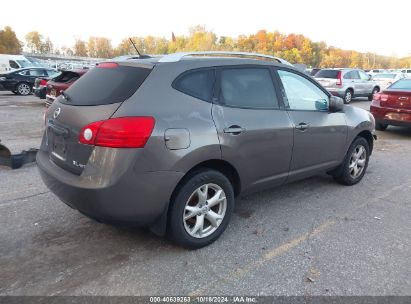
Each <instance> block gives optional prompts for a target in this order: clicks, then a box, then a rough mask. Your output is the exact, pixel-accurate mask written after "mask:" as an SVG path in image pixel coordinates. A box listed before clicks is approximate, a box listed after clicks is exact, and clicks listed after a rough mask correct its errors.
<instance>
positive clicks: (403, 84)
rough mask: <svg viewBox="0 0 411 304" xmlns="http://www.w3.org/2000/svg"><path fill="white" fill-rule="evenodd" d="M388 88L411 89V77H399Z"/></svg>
mask: <svg viewBox="0 0 411 304" xmlns="http://www.w3.org/2000/svg"><path fill="white" fill-rule="evenodd" d="M389 89H395V90H407V91H411V79H401V80H398V81H397V82H394V83H393V84H392V85H391V86H390V87H389Z"/></svg>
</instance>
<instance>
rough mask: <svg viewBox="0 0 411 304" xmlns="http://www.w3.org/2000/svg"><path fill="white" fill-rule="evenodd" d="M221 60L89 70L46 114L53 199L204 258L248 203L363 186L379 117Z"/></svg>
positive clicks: (302, 82)
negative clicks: (144, 230)
mask: <svg viewBox="0 0 411 304" xmlns="http://www.w3.org/2000/svg"><path fill="white" fill-rule="evenodd" d="M201 54H202V55H204V53H201ZM241 54H242V53H241ZM212 55H213V56H208V57H206V56H201V57H199V56H196V54H195V53H194V54H193V53H177V54H171V55H166V56H163V57H160V58H146V59H132V60H124V61H116V62H105V63H101V64H100V65H98V66H97V67H96V68H93V69H92V70H90V71H89V72H88V73H87V74H86V75H85V76H83V77H82V78H81V79H79V80H78V81H77V82H76V83H75V84H74V85H73V86H71V87H70V88H69V89H68V90H66V91H65V92H64V93H63V94H62V95H61V96H59V97H58V98H57V99H56V100H55V102H54V103H53V104H52V105H51V106H50V108H49V109H48V111H47V113H46V128H45V133H44V136H43V140H42V144H41V148H40V151H39V152H38V154H37V164H38V168H39V170H40V173H41V177H42V179H43V180H44V182H45V184H46V185H47V186H48V188H49V189H50V190H51V191H52V192H54V193H55V194H56V195H57V196H58V197H59V198H60V199H61V200H62V201H63V202H64V203H66V204H67V205H69V206H71V207H73V208H75V209H77V210H78V211H79V212H81V213H83V214H85V215H86V216H89V217H91V218H94V219H96V220H98V221H101V222H106V223H113V224H122V225H140V226H146V227H150V228H151V230H152V231H154V232H155V233H157V234H160V235H164V234H166V233H167V234H168V235H169V237H170V238H171V239H172V240H174V241H175V242H176V243H177V244H180V245H182V246H185V247H189V248H199V247H202V246H205V245H208V244H210V243H211V242H213V241H214V240H216V239H217V238H218V237H219V236H220V235H221V233H222V232H223V231H224V230H225V228H226V227H227V225H228V223H229V220H230V216H231V214H232V212H233V209H234V199H235V197H236V196H238V195H240V194H248V193H252V192H255V191H259V190H262V189H266V188H269V187H273V186H278V185H282V184H284V183H289V182H293V181H296V180H300V179H303V178H307V177H309V176H313V175H316V174H321V173H324V172H327V173H329V174H330V175H332V176H333V177H334V178H335V179H336V180H337V181H338V182H340V183H342V184H345V185H353V184H356V183H358V182H359V181H360V180H361V179H362V177H363V176H364V174H365V171H366V169H367V164H368V161H369V157H370V155H371V153H372V149H373V141H374V138H373V132H374V119H373V117H372V115H371V114H369V113H368V112H367V111H364V110H361V109H359V108H354V107H350V106H344V105H343V102H342V100H341V99H340V98H338V97H334V96H331V95H330V94H329V93H328V92H327V91H326V90H325V89H324V88H322V87H321V86H320V85H319V84H318V83H317V82H316V81H315V80H313V79H311V78H310V77H309V76H307V75H305V74H304V73H301V72H299V71H298V70H296V69H295V68H293V67H292V66H290V65H288V64H282V63H280V62H279V61H278V60H277V59H275V58H272V57H269V56H263V55H259V56H260V57H267V58H265V59H266V60H265V61H264V60H255V59H251V58H245V56H244V54H242V55H241V56H242V57H241V58H233V57H232V56H233V53H229V54H225V53H221V54H219V56H217V55H216V53H212ZM234 55H237V54H236V53H234ZM230 56H231V57H230ZM267 59H268V60H269V61H268V60H267Z"/></svg>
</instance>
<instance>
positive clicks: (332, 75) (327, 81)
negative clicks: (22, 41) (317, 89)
mask: <svg viewBox="0 0 411 304" xmlns="http://www.w3.org/2000/svg"><path fill="white" fill-rule="evenodd" d="M314 78H315V80H317V81H318V82H319V83H320V84H321V85H322V86H323V87H325V88H336V87H337V82H338V80H339V79H340V80H341V71H340V70H329V69H328V70H327V69H325V70H320V71H318V73H317V74H315V76H314Z"/></svg>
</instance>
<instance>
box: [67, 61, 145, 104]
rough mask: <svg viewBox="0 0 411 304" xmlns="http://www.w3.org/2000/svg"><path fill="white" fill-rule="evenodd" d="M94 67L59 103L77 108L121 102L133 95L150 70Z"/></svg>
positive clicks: (115, 65)
mask: <svg viewBox="0 0 411 304" xmlns="http://www.w3.org/2000/svg"><path fill="white" fill-rule="evenodd" d="M105 65H106V66H108V67H99V66H97V67H95V68H93V69H91V70H90V71H89V72H87V73H86V74H85V75H84V76H82V77H81V78H80V79H79V80H78V81H76V82H75V83H74V84H73V85H72V86H70V88H69V89H67V90H66V91H65V92H66V96H67V97H68V99H61V100H60V102H63V103H66V104H71V105H77V106H95V105H105V104H111V103H117V102H123V101H124V100H126V99H128V98H129V97H130V96H131V95H133V94H134V93H135V92H136V91H137V89H138V88H139V87H140V86H141V85H142V84H143V82H144V80H145V79H146V78H147V76H148V75H149V74H150V72H151V69H148V68H142V67H130V66H120V65H117V64H114V63H106V64H105Z"/></svg>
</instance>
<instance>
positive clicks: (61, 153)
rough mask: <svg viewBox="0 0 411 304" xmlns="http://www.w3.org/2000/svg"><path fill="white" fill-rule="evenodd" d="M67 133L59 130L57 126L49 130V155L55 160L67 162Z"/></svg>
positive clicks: (50, 127)
mask: <svg viewBox="0 0 411 304" xmlns="http://www.w3.org/2000/svg"><path fill="white" fill-rule="evenodd" d="M66 136H67V132H66V131H65V130H64V129H58V128H57V127H56V126H49V127H48V129H47V144H48V148H49V153H50V155H51V156H52V157H53V158H54V159H58V160H59V161H62V162H65V161H66V160H67V141H66Z"/></svg>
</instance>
